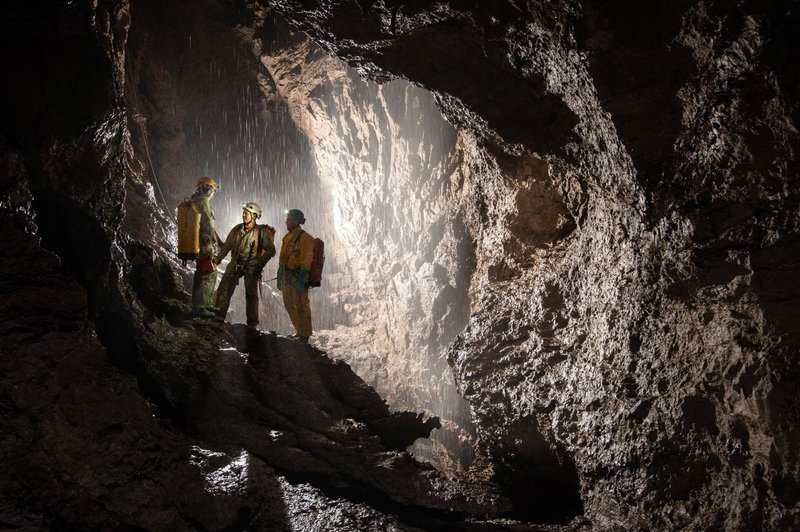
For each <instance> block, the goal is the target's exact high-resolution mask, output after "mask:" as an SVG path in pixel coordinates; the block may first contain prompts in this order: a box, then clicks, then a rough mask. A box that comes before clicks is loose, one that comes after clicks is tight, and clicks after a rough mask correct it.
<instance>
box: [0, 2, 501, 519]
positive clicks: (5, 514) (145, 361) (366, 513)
mask: <svg viewBox="0 0 800 532" xmlns="http://www.w3.org/2000/svg"><path fill="white" fill-rule="evenodd" d="M130 8H131V6H130V5H129V3H128V2H125V1H121V2H93V3H90V2H52V3H48V4H46V5H45V4H37V5H31V4H29V3H27V2H7V3H4V4H3V6H2V8H0V21H2V22H0V25H1V27H2V32H3V35H4V39H5V42H6V43H7V44H8V46H7V47H4V48H3V51H2V54H3V59H4V61H5V63H4V65H5V66H6V67H7V68H8V73H9V80H11V81H10V82H9V83H7V84H6V83H4V84H3V87H2V94H1V96H2V98H0V100H1V101H2V103H3V106H2V108H0V111H1V112H2V115H0V117H1V118H2V120H0V124H1V125H0V172H1V173H0V265H2V267H3V271H4V276H3V281H2V282H1V283H0V295H1V296H2V297H0V324H1V325H0V427H1V428H2V430H0V448H2V453H0V471H1V472H0V483H2V486H3V489H2V490H0V523H2V527H3V528H18V529H25V530H53V529H59V530H90V529H92V530H93V529H118V528H125V529H137V530H198V529H200V530H224V529H257V530H291V529H297V528H301V527H309V526H312V524H314V523H316V524H318V523H320V522H322V523H325V524H326V526H327V527H329V528H330V529H367V528H372V527H378V528H381V529H386V530H397V529H399V528H400V525H399V523H398V518H397V517H396V516H395V515H389V514H384V513H382V512H380V511H378V510H375V509H373V508H372V507H371V506H370V505H369V504H367V503H365V502H364V498H365V496H364V493H365V492H367V493H370V494H371V496H372V497H373V498H376V499H378V500H379V502H380V503H381V504H382V505H383V506H384V507H386V508H389V509H390V510H392V509H393V510H394V512H395V513H396V512H397V508H403V505H405V504H410V505H411V506H415V505H416V506H417V507H418V508H427V509H431V508H434V509H435V510H436V511H437V512H442V511H443V509H445V508H450V507H452V505H453V504H455V505H456V507H459V508H461V510H462V511H465V509H466V508H469V507H470V506H471V505H473V504H475V498H474V497H471V496H465V491H466V490H464V489H463V488H461V487H458V486H455V485H450V486H449V487H447V486H448V481H447V480H445V479H442V478H439V477H438V475H437V474H436V473H435V472H433V471H432V469H431V468H430V467H424V466H422V465H420V464H418V463H416V462H415V461H413V460H412V459H411V458H410V457H409V456H408V455H407V454H405V453H403V452H400V451H398V449H402V448H404V447H405V446H406V445H408V443H410V441H413V440H414V439H416V438H417V437H419V436H423V435H424V434H427V432H429V431H430V429H431V426H432V425H434V424H435V423H430V422H429V423H423V422H422V421H421V420H419V419H418V418H417V417H416V416H415V415H414V414H411V413H406V414H404V415H392V414H390V413H389V412H388V409H387V408H386V406H385V405H384V403H383V402H382V400H381V398H380V397H379V396H378V395H377V394H375V393H374V391H373V390H371V389H370V388H369V387H368V386H366V385H365V384H364V383H363V382H362V381H361V380H360V379H358V377H356V376H355V375H354V374H353V373H352V372H351V371H350V369H349V368H348V367H347V366H346V365H344V364H340V363H335V362H334V361H331V360H329V359H327V358H326V357H323V356H321V354H320V353H319V352H317V351H312V350H310V349H309V348H307V347H305V346H299V345H297V344H296V343H294V342H290V341H288V340H286V339H283V340H282V341H277V340H276V338H275V336H274V335H272V336H271V337H270V338H271V339H272V341H273V343H272V344H271V345H269V346H267V347H265V344H263V343H260V344H258V346H260V347H258V346H256V345H255V344H253V343H252V342H250V343H248V342H245V341H244V331H240V332H241V333H242V339H241V342H240V341H239V339H237V336H236V334H235V333H236V331H237V329H235V328H231V329H228V328H226V327H225V326H224V325H222V324H220V323H212V322H210V321H208V320H204V321H201V322H198V321H193V320H192V319H191V316H190V315H189V312H188V310H189V309H188V306H187V301H188V295H187V293H186V291H185V287H183V286H182V284H181V281H182V276H181V272H180V269H179V267H178V265H177V264H176V261H175V260H174V257H173V256H172V248H171V246H170V245H169V241H170V234H171V230H170V225H169V213H168V212H166V209H162V208H161V207H160V206H159V201H160V198H158V197H157V193H156V191H155V190H154V188H155V187H154V185H153V183H152V182H151V181H150V180H149V178H148V176H147V175H146V174H145V172H146V169H147V155H146V153H145V151H144V150H143V149H142V148H143V146H142V145H141V144H138V142H139V141H137V140H135V139H134V136H133V135H132V133H131V127H132V126H136V125H137V124H136V122H137V120H138V119H140V118H141V117H138V116H136V113H137V112H138V110H139V109H138V108H137V107H136V106H135V105H131V103H130V101H129V100H128V98H131V99H134V97H133V96H131V95H130V94H129V93H127V92H126V85H127V83H128V82H129V81H130V80H127V79H126V76H125V72H126V67H125V64H126V62H125V49H126V44H127V39H128V37H129V29H130V24H131V9H130ZM259 338H260V339H261V340H264V337H261V336H260V337H259ZM251 340H252V338H251ZM264 341H266V340H264ZM276 341H277V344H276V343H275V342H276ZM256 349H261V352H260V354H254V353H253V351H255V350H256ZM278 353H280V355H279V356H280V357H285V358H283V359H282V360H279V359H273V358H271V357H272V356H274V355H277V354H278ZM250 356H252V357H253V358H254V359H255V358H258V359H259V360H256V361H255V362H254V363H252V364H251V363H250V359H249V357H250ZM276 369H280V370H281V371H276ZM337 375H338V377H337ZM271 394H274V397H271V398H270V395H271ZM312 397H317V399H318V400H319V402H318V403H317V404H316V405H312V403H313V402H315V401H312V403H309V402H308V400H309V399H310V398H312ZM237 402H238V404H237ZM259 405H261V406H259ZM259 410H260V411H259ZM257 411H259V412H257ZM237 412H238V413H237ZM365 416H366V417H365ZM367 418H369V419H367ZM254 419H255V420H258V422H255V423H254V422H253V420H254ZM293 420H297V422H295V421H293ZM323 425H325V428H323V427H322V426H323ZM368 427H371V428H368ZM271 429H279V430H271ZM409 429H410V432H407V430H409ZM380 435H383V436H382V437H383V438H384V440H385V441H384V440H382V439H381V436H380ZM387 442H389V443H387ZM370 455H371V456H372V457H371V458H370ZM337 462H339V465H336V464H337ZM368 463H370V465H367V466H366V467H362V465H363V464H368ZM277 468H281V469H283V474H282V475H279V474H278V473H276V469H277ZM298 468H299V469H298ZM337 470H338V473H336V471H337ZM359 470H361V472H360V473H359V472H358V471H359ZM393 471H394V472H396V473H398V474H399V476H396V477H395V478H392V476H394V474H395V473H393ZM376 472H377V474H376ZM295 474H296V475H298V476H296V477H293V478H292V481H291V482H290V481H289V480H287V477H286V476H285V475H295ZM313 474H318V475H319V476H321V477H322V478H326V479H331V482H329V483H328V484H325V482H322V481H319V480H318V479H317V482H316V483H315V486H312V485H310V484H308V483H307V482H304V480H307V479H308V478H309V476H312V475H313ZM304 475H305V476H304ZM312 478H313V476H312ZM401 479H402V480H401ZM332 483H335V484H336V489H338V490H345V489H348V488H349V489H350V490H351V491H350V492H349V493H348V494H349V496H350V498H351V499H356V500H355V501H353V500H348V499H344V498H342V497H341V496H340V495H341V491H339V492H336V490H332V489H331V484H332ZM319 486H322V489H320V488H319ZM364 486H368V488H365V487H364ZM409 486H413V487H414V488H415V489H413V490H411V489H409ZM423 486H427V487H426V488H423ZM443 488H444V489H443ZM387 489H388V490H390V491H392V490H395V489H396V491H395V492H394V493H393V494H392V495H388V494H387V493H386V490H387ZM358 490H361V494H360V495H353V492H357V491H358ZM331 491H333V492H335V493H338V494H334V495H331ZM445 493H447V494H448V495H445ZM420 496H421V497H422V498H420ZM481 496H483V497H484V500H485V496H486V494H485V493H482V494H481ZM359 498H360V500H359ZM482 504H483V503H478V507H479V508H480V510H479V511H480V513H486V512H487V511H489V508H488V507H484V506H482ZM373 505H380V504H375V503H373ZM393 505H394V506H393ZM489 506H491V503H489ZM423 512H424V510H423Z"/></svg>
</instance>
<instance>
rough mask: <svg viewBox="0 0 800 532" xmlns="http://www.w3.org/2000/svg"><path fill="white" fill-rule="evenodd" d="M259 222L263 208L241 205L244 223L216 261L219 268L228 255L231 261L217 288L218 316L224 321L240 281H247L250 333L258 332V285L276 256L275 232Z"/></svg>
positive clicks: (233, 232) (231, 233)
mask: <svg viewBox="0 0 800 532" xmlns="http://www.w3.org/2000/svg"><path fill="white" fill-rule="evenodd" d="M259 218H261V207H259V205H258V204H257V203H253V202H252V201H251V202H249V203H245V204H244V205H242V223H240V224H237V225H235V226H234V227H233V229H231V231H230V233H228V236H227V237H226V238H225V242H224V243H223V244H222V248H221V249H220V251H219V254H218V255H217V257H216V263H217V264H219V263H220V262H222V259H224V258H225V257H226V256H227V255H228V253H230V254H231V261H230V263H229V264H228V266H227V267H226V268H225V273H224V274H223V275H222V280H221V281H220V283H219V288H217V301H216V303H217V307H218V308H219V310H218V313H219V315H220V316H222V318H223V319H224V318H225V315H226V314H227V313H228V307H229V306H230V303H231V297H232V296H233V292H234V290H236V286H237V285H238V284H239V279H240V278H241V277H244V295H245V302H246V315H247V328H248V329H250V330H251V331H255V330H256V329H257V328H258V284H259V283H260V282H261V272H262V271H264V266H266V264H267V262H269V259H271V258H272V257H274V256H275V243H274V238H275V229H274V228H272V227H270V226H269V225H266V224H264V225H259V224H258V223H256V221H257V220H258V219H259Z"/></svg>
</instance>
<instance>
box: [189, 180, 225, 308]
mask: <svg viewBox="0 0 800 532" xmlns="http://www.w3.org/2000/svg"><path fill="white" fill-rule="evenodd" d="M218 190H219V185H218V184H217V182H216V181H214V180H213V179H211V178H210V177H201V178H200V179H198V180H197V190H196V191H195V192H194V194H192V197H191V198H190V201H191V202H192V203H194V205H195V208H196V209H197V211H198V212H199V213H200V252H199V254H198V256H197V260H196V261H195V265H196V268H195V272H194V282H193V284H192V314H194V315H195V316H200V317H203V318H211V317H213V316H214V315H215V314H214V311H215V310H216V308H215V307H214V304H213V299H214V286H215V285H216V284H217V268H216V265H215V264H214V263H213V262H212V260H213V257H214V254H215V253H216V252H217V249H218V248H219V245H220V244H221V243H222V242H221V240H220V238H219V235H218V234H217V227H216V221H215V219H214V207H213V206H212V205H211V198H213V197H214V194H216V192H217V191H218Z"/></svg>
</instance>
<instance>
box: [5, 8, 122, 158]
mask: <svg viewBox="0 0 800 532" xmlns="http://www.w3.org/2000/svg"><path fill="white" fill-rule="evenodd" d="M90 16H91V10H90V7H89V5H88V4H84V3H80V2H74V3H69V2H67V3H63V2H35V3H31V2H25V1H17V0H9V1H8V2H4V3H3V7H2V16H0V43H1V44H0V63H1V64H2V65H3V69H4V71H5V74H4V76H3V83H2V84H0V129H1V130H2V132H3V135H4V136H5V137H6V139H7V140H8V141H9V142H11V143H13V144H15V145H17V146H19V147H20V148H21V150H22V151H23V153H24V154H25V155H26V156H27V157H28V158H29V159H30V160H36V159H38V157H39V153H38V150H39V149H40V147H41V146H42V145H43V144H44V143H46V142H48V141H50V140H51V139H53V138H61V139H72V138H75V137H77V136H79V135H80V134H81V133H82V132H83V131H84V129H85V128H86V126H87V124H90V123H92V122H93V121H94V120H96V119H98V118H99V117H101V116H102V115H103V113H105V112H107V111H108V109H109V108H110V107H111V105H112V102H113V96H112V92H111V90H110V88H109V85H108V81H109V79H110V78H111V75H112V71H111V64H110V62H109V61H108V59H107V58H106V57H105V56H104V54H103V51H102V49H101V48H100V47H99V46H98V44H97V36H96V35H95V33H94V31H93V30H92V28H91V26H90V25H89V24H87V21H88V20H90Z"/></svg>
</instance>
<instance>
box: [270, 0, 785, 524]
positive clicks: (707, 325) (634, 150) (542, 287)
mask: <svg viewBox="0 0 800 532" xmlns="http://www.w3.org/2000/svg"><path fill="white" fill-rule="evenodd" d="M779 4H780V3H779ZM272 5H274V6H275V8H276V9H277V11H279V12H280V13H281V14H282V16H284V17H286V18H287V19H288V20H289V21H290V22H291V23H292V24H293V25H294V26H295V27H296V28H298V29H301V30H303V31H304V32H306V33H307V34H308V35H310V36H311V38H312V39H313V40H314V41H315V42H316V43H318V44H319V45H320V46H322V47H323V48H324V49H325V50H327V51H328V52H330V53H333V54H336V55H338V56H340V57H342V58H344V59H346V60H347V61H348V62H349V63H350V64H351V65H353V66H354V67H356V68H358V69H359V71H360V72H361V73H362V74H363V75H364V76H366V77H369V78H371V79H374V80H377V81H380V82H386V81H387V80H389V79H393V78H395V77H401V78H407V79H410V80H412V81H413V82H416V83H418V84H419V85H421V86H423V87H424V88H426V89H428V90H430V91H432V92H433V93H434V94H435V95H436V101H437V104H438V106H439V108H440V109H441V111H442V112H443V114H444V116H446V117H447V119H448V120H449V121H451V123H453V124H455V125H456V126H457V127H458V129H459V131H458V134H457V135H458V139H459V141H458V144H459V145H460V146H461V147H462V150H463V151H462V153H463V154H464V155H463V156H461V157H459V158H458V160H459V164H458V169H457V170H456V175H459V176H460V177H459V181H458V182H463V183H469V184H470V185H469V186H470V188H471V189H472V190H474V191H475V193H474V194H472V195H470V196H469V197H468V199H467V200H466V201H465V202H464V203H462V204H461V205H464V207H463V208H462V209H457V210H450V211H449V213H448V215H445V218H444V220H445V221H444V224H443V225H444V227H448V224H451V223H456V220H461V222H462V223H463V224H464V229H465V231H466V235H468V239H469V241H471V243H472V245H473V250H474V259H473V260H474V262H473V263H472V264H473V265H474V266H472V272H471V274H470V279H469V281H468V282H467V283H464V286H468V300H469V304H470V307H469V309H470V310H469V320H468V323H467V326H466V328H465V330H464V331H463V333H462V334H460V335H459V336H458V337H457V338H456V339H455V340H454V341H453V342H452V344H451V346H450V348H449V361H450V363H451V364H452V367H453V370H454V372H455V375H456V379H457V382H458V386H459V390H460V391H461V392H462V393H463V395H464V397H465V398H466V399H467V401H468V402H469V404H470V406H471V408H472V411H473V412H474V416H475V417H474V421H475V423H476V426H477V430H478V439H479V444H478V446H479V448H480V449H481V452H483V453H485V454H486V455H488V456H489V457H490V459H491V460H492V462H493V464H494V465H493V467H494V471H495V474H496V478H499V479H502V482H503V483H504V484H505V485H516V486H518V487H519V488H520V489H519V490H518V491H517V493H520V494H522V493H524V494H525V495H524V496H523V495H520V497H519V499H518V500H517V501H516V502H517V504H518V507H521V506H523V505H526V504H528V505H534V501H535V500H536V496H537V495H539V494H541V493H558V494H559V495H558V497H557V500H559V501H561V502H562V504H563V505H562V507H560V508H558V509H557V510H555V512H556V513H558V514H560V515H567V514H570V513H572V514H574V513H577V512H579V511H580V510H579V508H580V506H581V501H582V505H583V507H584V509H585V511H586V514H587V515H588V516H589V517H590V518H591V519H592V520H594V521H595V522H596V523H597V524H598V525H600V526H617V525H621V526H631V527H644V528H664V527H667V528H684V527H726V528H749V527H767V528H786V527H792V526H797V522H798V521H797V520H798V519H799V518H800V517H798V514H797V503H798V496H800V493H798V491H797V486H798V484H797V482H798V478H799V477H798V473H800V471H798V455H797V452H798V448H797V444H796V441H800V439H798V437H797V436H798V431H797V428H798V408H797V401H796V397H797V338H796V332H795V331H794V327H793V325H792V324H793V323H794V321H795V320H796V318H797V310H796V304H795V303H796V298H797V279H798V278H800V276H798V263H797V259H796V258H794V257H795V256H796V255H797V253H796V251H797V242H798V237H797V229H798V210H797V205H798V188H797V186H796V185H797V170H796V168H797V166H796V159H795V155H794V154H795V153H796V150H797V146H798V136H797V130H796V118H797V108H798V107H797V103H798V102H797V95H798V92H797V91H798V85H797V83H798V80H797V76H796V71H795V69H794V68H793V67H792V66H791V61H790V59H789V58H790V57H791V53H792V50H797V46H798V42H797V39H796V37H794V34H793V33H792V31H791V29H790V28H791V25H792V23H793V22H792V21H794V20H795V19H796V16H797V15H796V13H795V12H794V11H795V10H793V9H792V6H791V5H790V3H786V4H780V5H778V4H776V5H774V6H772V7H770V8H764V7H760V6H757V5H755V4H752V5H751V4H749V3H746V4H742V5H738V6H736V7H732V6H729V5H727V4H726V5H723V4H722V3H711V4H707V3H694V2H683V3H680V4H679V5H674V4H670V5H669V6H667V5H666V4H664V5H661V4H654V5H648V6H647V7H645V6H643V5H639V4H634V3H625V4H621V5H620V4H615V7H610V6H607V5H604V4H600V3H597V4H596V5H595V3H592V2H588V3H584V4H582V5H578V4H566V5H564V6H560V7H559V9H557V10H556V9H554V8H553V7H552V6H544V5H539V4H536V3H532V2H528V3H519V2H499V3H497V5H495V4H492V5H491V6H489V4H486V5H483V4H480V5H479V4H478V3H474V4H473V3H469V2H437V3H433V4H421V3H415V2H384V3H380V2H354V1H351V2H348V1H342V2H306V3H303V4H302V7H301V6H300V4H297V3H290V2H274V3H272ZM313 64H314V62H313V61H312V65H313ZM330 70H331V69H328V70H327V71H330ZM392 83H396V82H392ZM390 85H391V83H389V84H386V85H384V86H383V87H384V88H388V87H389V86H390ZM286 87H287V90H289V91H290V93H291V90H292V87H291V82H287V84H286ZM382 90H385V89H382ZM520 93H524V94H525V105H524V106H523V105H521V102H520V100H519V94H520ZM478 94H479V95H480V96H479V97H478V96H477V95H478ZM313 96H314V95H310V96H309V98H308V100H310V101H311V102H312V109H309V110H308V111H307V112H306V113H305V118H304V119H305V120H311V118H310V117H311V116H312V115H313V117H317V118H318V117H319V116H320V113H318V112H316V110H313V102H314V98H313ZM334 100H336V99H335V98H334ZM335 103H338V104H339V105H340V106H341V107H337V109H336V112H335V113H334V112H331V111H330V110H328V111H327V115H328V116H340V115H343V114H349V113H348V112H347V111H345V107H344V106H345V105H346V102H344V101H341V100H340V101H336V102H335ZM297 107H298V108H299V105H298V106H297ZM334 122H335V121H334ZM309 129H311V128H309ZM316 143H317V145H319V146H320V147H321V149H323V150H326V149H327V148H326V141H325V140H323V139H319V140H317V141H316ZM456 149H457V150H458V148H456ZM337 153H341V150H340V151H339V152H337ZM350 153H353V152H352V151H351V152H350ZM332 166H333V165H332ZM350 168H353V166H352V165H351V166H350ZM328 171H330V170H328ZM322 173H323V174H324V173H325V169H324V168H323V169H322ZM342 178H344V179H346V176H343V177H339V179H342ZM339 186H347V185H341V184H340V185H339ZM465 188H467V185H465ZM465 203H466V205H465ZM450 204H451V205H453V204H452V203H450ZM449 256H450V257H458V256H459V255H458V254H452V253H451V254H450V255H449ZM431 262H432V264H436V262H437V260H436V259H434V260H432V261H431ZM793 302H794V303H793ZM523 488H525V489H523ZM578 491H579V492H580V500H576V497H575V494H576V493H577V492H578ZM532 512H534V513H535V510H532Z"/></svg>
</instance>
